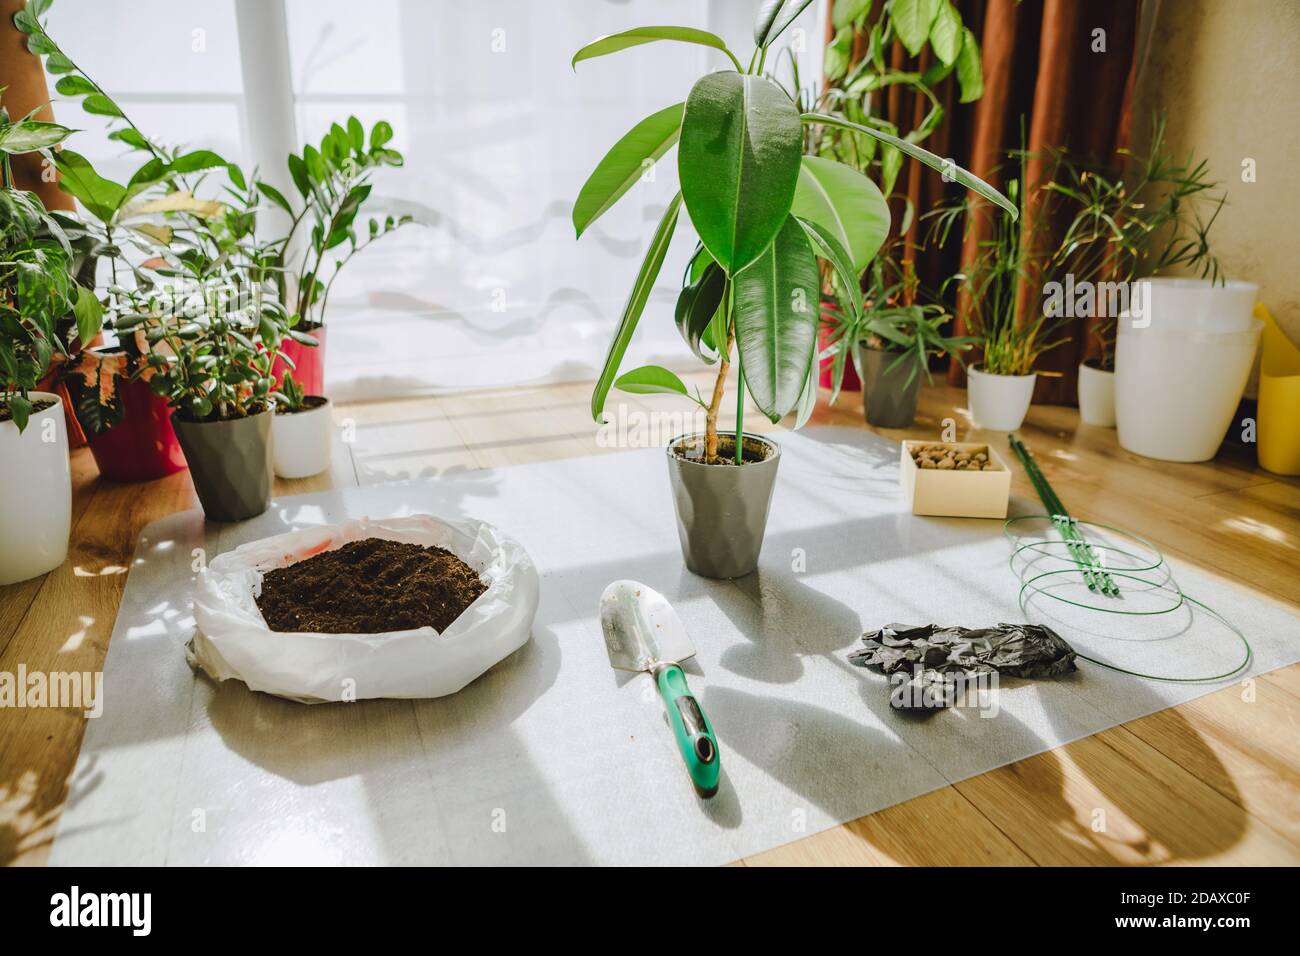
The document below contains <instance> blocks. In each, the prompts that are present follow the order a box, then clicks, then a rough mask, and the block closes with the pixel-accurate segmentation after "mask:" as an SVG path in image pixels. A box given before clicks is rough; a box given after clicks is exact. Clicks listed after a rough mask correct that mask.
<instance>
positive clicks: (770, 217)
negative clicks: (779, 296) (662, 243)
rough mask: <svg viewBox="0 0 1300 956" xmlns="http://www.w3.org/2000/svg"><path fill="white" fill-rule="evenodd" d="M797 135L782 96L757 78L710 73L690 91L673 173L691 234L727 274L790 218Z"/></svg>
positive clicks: (794, 117)
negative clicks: (697, 237) (698, 237)
mask: <svg viewBox="0 0 1300 956" xmlns="http://www.w3.org/2000/svg"><path fill="white" fill-rule="evenodd" d="M802 152H803V134H802V131H801V129H800V127H799V111H798V110H797V109H796V108H795V106H794V103H792V102H791V101H790V97H789V96H787V95H786V93H785V91H784V90H782V89H781V88H780V87H779V86H777V85H776V84H775V83H773V82H772V81H771V80H769V79H767V78H766V77H762V76H746V75H742V74H740V73H731V72H725V73H710V74H709V75H708V76H705V77H703V78H702V79H701V80H699V82H697V83H696V84H695V86H694V87H693V88H692V89H691V94H690V96H689V97H687V99H686V113H685V116H684V117H683V119H682V135H681V143H680V145H679V146H678V149H677V170H678V174H679V177H680V179H681V184H682V198H683V200H684V201H685V202H686V209H687V211H688V212H689V213H690V216H691V222H692V223H693V224H694V226H695V231H696V232H698V233H699V236H700V241H701V242H703V243H704V245H705V247H706V248H707V249H708V250H709V254H710V255H712V256H713V258H714V260H715V261H716V262H717V263H718V265H720V266H722V267H723V268H724V269H725V270H726V271H727V273H728V274H729V275H735V274H736V273H737V272H739V271H740V270H741V269H744V268H745V267H746V266H747V265H749V264H750V263H751V262H753V261H754V260H755V259H757V258H758V256H759V255H760V254H761V253H762V252H763V250H764V249H766V248H767V247H768V245H769V244H770V243H771V242H772V237H773V236H775V235H776V234H777V231H778V230H779V229H780V228H781V226H782V223H784V222H785V220H786V217H787V216H788V215H789V214H790V203H791V202H792V201H793V199H794V188H795V181H796V180H797V179H798V178H799V157H800V155H801V154H802Z"/></svg>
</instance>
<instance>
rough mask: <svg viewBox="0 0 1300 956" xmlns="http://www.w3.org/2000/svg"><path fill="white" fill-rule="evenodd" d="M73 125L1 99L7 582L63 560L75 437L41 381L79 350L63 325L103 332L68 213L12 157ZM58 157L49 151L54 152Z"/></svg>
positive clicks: (0, 524) (80, 332) (2, 553)
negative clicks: (21, 178) (44, 196)
mask: <svg viewBox="0 0 1300 956" xmlns="http://www.w3.org/2000/svg"><path fill="white" fill-rule="evenodd" d="M69 132H70V130H68V129H66V128H64V127H62V126H58V125H56V124H54V123H43V122H40V121H38V120H36V119H34V116H33V115H28V116H26V117H23V118H22V119H20V120H17V121H12V120H11V118H10V116H9V114H8V111H7V110H6V109H4V107H3V106H2V105H0V487H3V488H4V489H5V494H4V495H3V496H0V584H12V583H14V582H16V581H23V580H26V579H27V578H31V577H35V576H36V575H38V574H44V573H45V572H47V571H50V570H52V569H53V568H56V567H58V566H59V565H60V564H62V563H63V560H64V558H65V557H66V555H67V551H68V534H69V532H70V530H71V524H72V481H71V474H70V471H69V466H68V436H67V426H66V423H65V421H64V410H63V407H62V402H61V400H60V398H59V397H58V396H57V395H56V394H54V393H53V392H42V391H37V390H36V383H37V382H38V380H39V379H40V378H41V377H42V375H43V374H44V372H45V370H46V369H47V368H48V367H49V366H50V364H51V363H52V362H53V361H54V360H55V359H56V357H67V356H68V355H69V347H68V345H69V343H68V342H65V341H64V333H63V332H62V329H61V327H63V326H65V325H67V319H68V318H69V317H72V319H73V320H74V321H73V327H74V329H75V332H74V334H75V336H76V338H77V339H78V340H79V341H80V342H89V341H90V340H92V339H93V338H94V337H95V336H96V335H97V334H98V333H99V326H100V322H101V317H102V313H103V307H102V304H101V303H100V302H99V300H98V299H96V298H95V295H94V292H93V291H91V290H90V289H88V288H86V287H85V286H83V285H80V284H78V283H77V281H76V277H75V275H74V273H73V270H72V267H71V260H72V247H71V245H70V243H69V241H68V238H67V236H66V235H65V234H64V231H63V227H62V226H61V224H60V222H59V221H58V220H57V219H55V218H54V217H53V216H52V215H51V214H50V213H49V212H48V211H46V209H45V207H44V206H43V205H42V203H41V201H40V199H38V198H37V196H36V195H35V194H34V193H30V192H27V191H25V190H20V189H17V188H15V186H14V182H13V175H12V169H11V164H10V160H9V157H10V156H12V155H16V154H20V153H29V152H34V151H38V150H39V151H47V150H49V149H50V148H51V147H53V146H55V145H56V144H58V143H60V142H62V141H63V139H64V138H65V137H66V136H67V135H68V134H69ZM46 155H47V156H48V153H46Z"/></svg>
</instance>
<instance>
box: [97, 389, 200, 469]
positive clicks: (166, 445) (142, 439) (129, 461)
mask: <svg viewBox="0 0 1300 956" xmlns="http://www.w3.org/2000/svg"><path fill="white" fill-rule="evenodd" d="M117 393H118V396H119V398H120V400H121V402H122V420H121V421H120V422H118V423H117V424H116V425H114V426H113V427H112V428H110V429H108V430H107V431H104V432H95V431H91V432H89V438H90V453H91V454H92V455H93V456H94V457H95V464H96V465H97V466H99V473H100V474H101V475H103V476H104V477H105V478H108V479H110V480H112V481H128V482H129V481H153V480H154V479H155V478H163V477H165V476H167V475H172V474H175V473H176V472H178V471H181V470H183V469H184V468H186V467H187V466H186V464H185V453H184V452H183V451H181V444H180V442H179V441H177V440H176V431H175V429H173V428H172V410H171V407H170V406H169V405H168V404H167V400H166V399H165V398H163V397H162V396H161V395H157V394H155V393H154V391H153V390H152V389H151V388H150V387H149V383H148V382H145V381H142V380H140V379H135V380H131V379H124V378H119V379H118V380H117Z"/></svg>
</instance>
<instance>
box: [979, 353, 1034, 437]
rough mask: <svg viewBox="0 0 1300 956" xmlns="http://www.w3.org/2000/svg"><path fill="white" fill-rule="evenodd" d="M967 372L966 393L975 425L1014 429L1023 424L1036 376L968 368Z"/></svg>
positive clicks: (996, 430) (997, 430)
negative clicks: (995, 373) (997, 373)
mask: <svg viewBox="0 0 1300 956" xmlns="http://www.w3.org/2000/svg"><path fill="white" fill-rule="evenodd" d="M966 375H967V378H966V395H967V397H968V398H969V399H970V413H971V417H972V418H974V419H975V427H976V428H986V429H988V430H990V431H995V432H1013V431H1015V430H1016V429H1017V428H1019V427H1020V426H1021V424H1023V423H1024V420H1025V415H1026V414H1027V413H1028V412H1029V403H1030V401H1031V400H1032V399H1033V397H1034V379H1035V378H1037V376H1036V375H1034V374H1033V373H1032V372H1031V373H1030V374H1029V375H990V374H988V373H987V372H981V371H980V370H979V369H977V368H971V369H968V370H967V373H966Z"/></svg>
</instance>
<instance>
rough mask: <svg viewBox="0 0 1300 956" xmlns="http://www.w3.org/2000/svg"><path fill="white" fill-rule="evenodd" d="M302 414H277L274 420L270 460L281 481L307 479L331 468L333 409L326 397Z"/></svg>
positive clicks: (313, 397)
mask: <svg viewBox="0 0 1300 956" xmlns="http://www.w3.org/2000/svg"><path fill="white" fill-rule="evenodd" d="M307 401H308V402H313V401H319V403H320V404H318V405H316V406H315V407H314V408H307V409H304V410H303V411H301V412H283V413H281V412H277V413H276V415H275V418H274V419H272V421H271V457H272V460H273V461H274V462H275V473H276V474H277V475H279V476H280V477H281V478H307V477H309V476H310V475H319V474H320V473H321V472H322V471H325V470H326V469H327V468H329V466H330V433H331V432H332V431H333V428H334V406H333V405H331V404H330V400H329V399H328V398H325V397H323V396H318V395H308V396H307Z"/></svg>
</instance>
